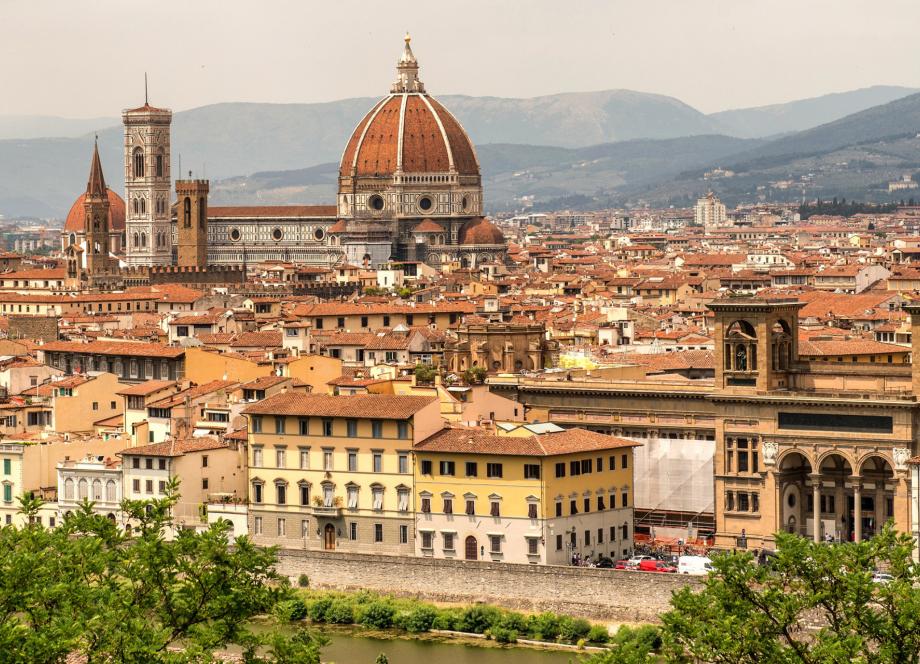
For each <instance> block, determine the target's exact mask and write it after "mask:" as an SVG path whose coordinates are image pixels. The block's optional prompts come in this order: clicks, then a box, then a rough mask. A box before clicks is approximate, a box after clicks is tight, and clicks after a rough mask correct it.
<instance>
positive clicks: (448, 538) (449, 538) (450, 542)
mask: <svg viewBox="0 0 920 664" xmlns="http://www.w3.org/2000/svg"><path fill="white" fill-rule="evenodd" d="M441 539H442V540H443V541H444V550H445V551H453V550H454V534H453V533H441Z"/></svg>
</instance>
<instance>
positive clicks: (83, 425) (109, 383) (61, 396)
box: [51, 372, 126, 433]
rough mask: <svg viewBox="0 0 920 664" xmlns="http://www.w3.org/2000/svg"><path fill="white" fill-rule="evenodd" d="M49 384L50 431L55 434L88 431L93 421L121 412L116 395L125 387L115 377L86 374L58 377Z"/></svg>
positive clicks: (110, 374)
mask: <svg viewBox="0 0 920 664" xmlns="http://www.w3.org/2000/svg"><path fill="white" fill-rule="evenodd" d="M52 385H53V390H52V396H51V406H52V409H53V416H52V420H51V430H52V431H55V432H57V433H68V432H69V433H76V432H91V431H93V430H94V427H95V424H96V422H98V421H100V420H105V419H108V418H110V417H114V416H116V415H119V414H121V413H122V412H123V411H122V407H123V405H124V404H123V402H122V400H121V399H119V398H118V392H119V391H120V390H121V389H122V388H124V387H126V385H124V384H122V383H121V382H119V380H118V376H116V375H115V374H112V373H106V372H90V373H87V374H79V375H74V376H68V377H65V378H62V379H61V380H58V381H56V382H54V383H52Z"/></svg>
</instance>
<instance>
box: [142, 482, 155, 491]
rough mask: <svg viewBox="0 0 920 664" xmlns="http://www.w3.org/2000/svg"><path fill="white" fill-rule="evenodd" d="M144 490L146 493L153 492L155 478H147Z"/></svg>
mask: <svg viewBox="0 0 920 664" xmlns="http://www.w3.org/2000/svg"><path fill="white" fill-rule="evenodd" d="M144 492H145V493H153V480H145V481H144Z"/></svg>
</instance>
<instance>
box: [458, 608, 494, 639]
mask: <svg viewBox="0 0 920 664" xmlns="http://www.w3.org/2000/svg"><path fill="white" fill-rule="evenodd" d="M500 617H501V612H500V611H499V610H498V609H496V608H495V607H492V606H479V605H477V606H471V607H469V608H468V609H465V610H464V611H463V613H461V614H460V621H459V624H458V625H457V629H458V630H460V631H461V632H472V633H474V634H484V633H485V631H486V630H487V629H489V628H490V627H491V626H492V625H493V624H495V623H496V622H498V619H499V618H500Z"/></svg>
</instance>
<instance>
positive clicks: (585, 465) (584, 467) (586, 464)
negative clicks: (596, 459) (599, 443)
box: [581, 459, 591, 475]
mask: <svg viewBox="0 0 920 664" xmlns="http://www.w3.org/2000/svg"><path fill="white" fill-rule="evenodd" d="M590 472H591V459H582V460H581V474H582V475H587V474H588V473H590Z"/></svg>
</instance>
